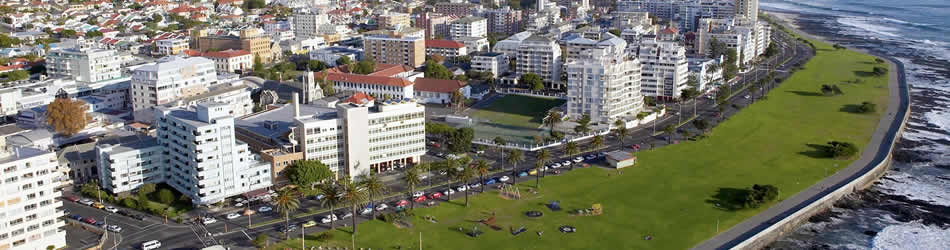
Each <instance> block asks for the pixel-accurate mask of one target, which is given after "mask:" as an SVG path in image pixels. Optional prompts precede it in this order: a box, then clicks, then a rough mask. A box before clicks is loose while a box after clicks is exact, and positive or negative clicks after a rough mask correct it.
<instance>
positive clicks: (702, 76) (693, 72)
mask: <svg viewBox="0 0 950 250" xmlns="http://www.w3.org/2000/svg"><path fill="white" fill-rule="evenodd" d="M687 60H688V63H689V75H690V76H691V77H695V78H696V86H695V87H696V90H699V91H700V92H704V91H706V90H707V89H710V88H712V87H715V86H718V85H721V84H722V83H723V81H722V67H719V66H718V65H719V59H710V58H689V59H687ZM714 65H715V66H714Z"/></svg>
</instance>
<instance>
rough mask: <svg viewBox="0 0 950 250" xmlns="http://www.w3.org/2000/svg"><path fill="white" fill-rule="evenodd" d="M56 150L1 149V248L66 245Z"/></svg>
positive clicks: (25, 249)
mask: <svg viewBox="0 0 950 250" xmlns="http://www.w3.org/2000/svg"><path fill="white" fill-rule="evenodd" d="M58 166H59V162H58V161H57V159H56V153H54V152H50V151H44V150H39V149H34V148H13V149H9V150H7V149H4V150H3V152H2V153H0V169H2V171H3V175H2V176H3V182H2V184H0V187H2V189H3V192H0V201H3V204H4V205H3V206H0V218H3V221H2V222H0V248H2V249H16V250H20V249H23V250H27V249H30V250H32V249H47V247H48V246H53V247H54V248H56V249H59V248H65V247H66V231H65V230H63V229H62V228H63V227H65V226H66V223H65V222H64V221H63V219H62V217H63V216H65V215H66V214H65V212H63V210H62V207H63V201H61V200H58V199H57V198H59V197H60V196H62V192H61V191H59V189H58V187H59V186H60V185H59V182H60V181H61V180H62V177H63V175H62V174H61V173H59V172H57V167H58Z"/></svg>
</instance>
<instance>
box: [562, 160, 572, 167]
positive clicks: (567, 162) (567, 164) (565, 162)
mask: <svg viewBox="0 0 950 250" xmlns="http://www.w3.org/2000/svg"><path fill="white" fill-rule="evenodd" d="M570 165H571V161H564V162H561V166H565V167H567V166H570Z"/></svg>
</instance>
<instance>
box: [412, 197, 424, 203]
mask: <svg viewBox="0 0 950 250" xmlns="http://www.w3.org/2000/svg"><path fill="white" fill-rule="evenodd" d="M412 200H414V201H416V202H423V201H426V196H425V195H423V196H418V197H416V198H412Z"/></svg>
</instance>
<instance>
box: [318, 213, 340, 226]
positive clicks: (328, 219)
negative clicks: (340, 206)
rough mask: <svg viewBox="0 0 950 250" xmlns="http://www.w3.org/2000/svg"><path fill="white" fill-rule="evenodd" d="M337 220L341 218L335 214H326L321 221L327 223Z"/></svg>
mask: <svg viewBox="0 0 950 250" xmlns="http://www.w3.org/2000/svg"><path fill="white" fill-rule="evenodd" d="M337 220H339V218H337V217H336V215H335V214H328V215H327V216H324V217H323V218H322V219H320V222H323V223H324V224H326V223H330V222H331V221H337Z"/></svg>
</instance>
